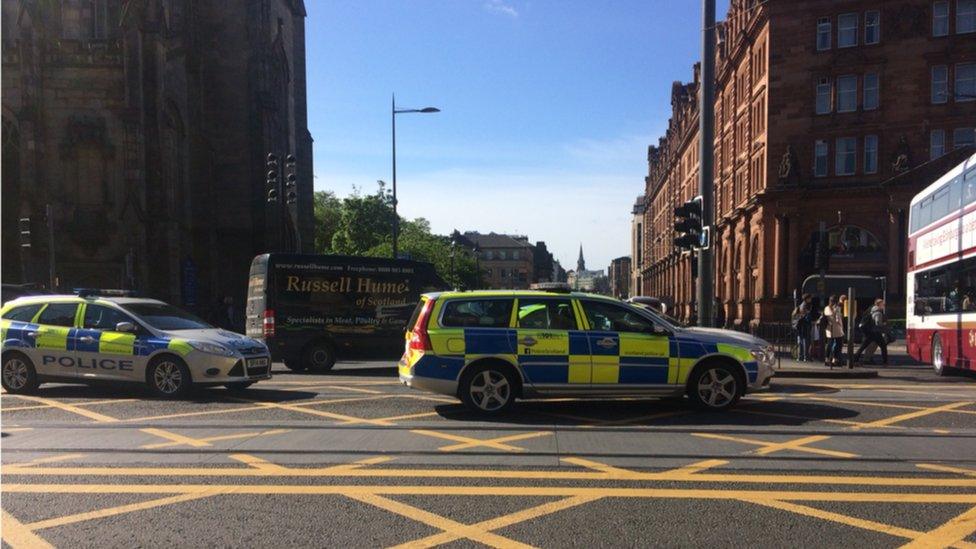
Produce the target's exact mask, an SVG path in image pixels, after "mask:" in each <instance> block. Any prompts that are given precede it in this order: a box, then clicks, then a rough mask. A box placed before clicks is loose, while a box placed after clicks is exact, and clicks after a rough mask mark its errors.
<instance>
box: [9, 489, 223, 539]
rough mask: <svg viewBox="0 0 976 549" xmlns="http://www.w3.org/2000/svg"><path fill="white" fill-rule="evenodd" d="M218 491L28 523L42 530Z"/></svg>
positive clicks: (178, 501) (150, 507)
mask: <svg viewBox="0 0 976 549" xmlns="http://www.w3.org/2000/svg"><path fill="white" fill-rule="evenodd" d="M219 493H220V492H218V491H213V492H212V493H206V492H200V493H193V494H179V495H176V496H168V497H165V498H160V499H153V500H149V501H143V502H139V503H130V504H128V505H119V506H118V507H109V508H107V509H99V510H97V511H89V512H87V513H78V514H75V515H68V516H64V517H57V518H53V519H47V520H41V521H37V522H32V523H30V524H28V525H27V527H28V528H30V529H31V530H42V529H44V528H53V527H55V526H64V525H66V524H74V523H76V522H84V521H86V520H94V519H100V518H105V517H112V516H115V515H122V514H125V513H131V512H133V511H143V510H146V509H153V508H156V507H162V506H164V505H172V504H174V503H182V502H185V501H192V500H195V499H202V498H207V497H210V496H215V495H217V494H219Z"/></svg>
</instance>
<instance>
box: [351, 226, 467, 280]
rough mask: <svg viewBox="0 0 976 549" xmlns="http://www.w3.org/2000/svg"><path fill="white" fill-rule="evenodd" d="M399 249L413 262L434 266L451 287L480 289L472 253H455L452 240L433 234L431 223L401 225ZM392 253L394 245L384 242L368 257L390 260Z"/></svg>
mask: <svg viewBox="0 0 976 549" xmlns="http://www.w3.org/2000/svg"><path fill="white" fill-rule="evenodd" d="M399 247H400V250H399V251H400V253H401V254H403V255H405V256H407V257H409V258H410V259H413V260H416V261H425V262H427V263H432V264H433V265H434V269H435V270H436V271H437V274H438V275H440V277H441V278H443V279H444V280H445V281H446V282H447V283H448V284H450V285H451V286H452V287H457V288H462V289H467V288H476V287H478V282H477V272H476V261H475V258H474V254H473V252H472V251H471V250H469V249H467V248H462V247H460V246H455V247H454V249H453V251H452V249H451V239H450V237H447V236H442V235H437V234H433V233H431V231H430V222H429V221H427V220H426V219H424V218H422V217H420V218H417V219H414V220H413V221H408V220H402V221H401V222H400V240H399ZM392 253H393V245H392V242H384V243H382V244H380V245H378V246H376V247H374V248H372V249H370V250H369V251H368V252H367V253H366V255H370V256H374V257H390V255H391V254H392ZM452 253H453V254H454V258H453V261H452V258H451V254H452Z"/></svg>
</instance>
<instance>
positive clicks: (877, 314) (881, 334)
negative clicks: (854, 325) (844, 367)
mask: <svg viewBox="0 0 976 549" xmlns="http://www.w3.org/2000/svg"><path fill="white" fill-rule="evenodd" d="M858 328H860V329H861V333H863V334H864V341H863V342H861V346H860V347H859V348H858V350H857V353H856V354H855V355H854V361H855V362H860V361H861V355H862V353H863V352H864V350H865V349H866V348H867V347H868V345H870V344H871V343H872V342H873V343H875V344H877V345H878V348H880V349H881V364H883V365H887V364H888V317H887V316H886V315H885V302H884V300H883V299H876V300H875V301H874V306H873V307H871V309H870V310H869V311H865V313H864V314H863V315H862V316H861V321H860V323H858Z"/></svg>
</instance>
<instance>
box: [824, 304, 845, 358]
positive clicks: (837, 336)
mask: <svg viewBox="0 0 976 549" xmlns="http://www.w3.org/2000/svg"><path fill="white" fill-rule="evenodd" d="M823 316H824V320H825V325H826V328H825V332H826V334H825V335H826V338H827V349H826V353H824V354H825V357H824V360H825V361H826V363H827V365H828V366H829V365H838V366H839V365H840V364H841V350H842V349H843V347H844V308H843V306H842V305H840V304H839V303H838V300H837V296H836V295H832V296H830V298H829V299H828V300H827V306H826V307H824V312H823Z"/></svg>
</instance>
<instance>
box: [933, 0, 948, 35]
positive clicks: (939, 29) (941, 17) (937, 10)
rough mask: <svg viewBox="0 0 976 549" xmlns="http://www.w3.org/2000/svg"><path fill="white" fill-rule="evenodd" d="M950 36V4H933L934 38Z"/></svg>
mask: <svg viewBox="0 0 976 549" xmlns="http://www.w3.org/2000/svg"><path fill="white" fill-rule="evenodd" d="M948 34H949V2H935V3H933V4H932V36H946V35H948Z"/></svg>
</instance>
